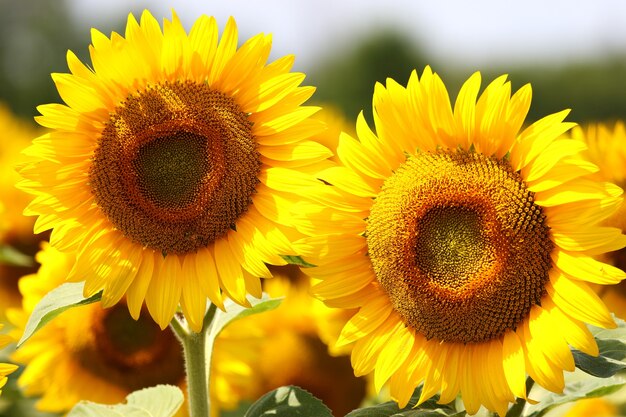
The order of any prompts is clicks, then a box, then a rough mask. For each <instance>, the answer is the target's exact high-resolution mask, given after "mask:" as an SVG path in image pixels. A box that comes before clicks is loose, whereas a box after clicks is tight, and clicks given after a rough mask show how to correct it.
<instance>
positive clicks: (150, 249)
mask: <svg viewBox="0 0 626 417" xmlns="http://www.w3.org/2000/svg"><path fill="white" fill-rule="evenodd" d="M270 47H271V37H270V36H266V35H264V34H259V35H257V36H254V37H252V38H251V39H249V40H247V41H246V42H244V43H243V45H241V47H239V48H237V27H236V25H235V22H234V20H233V19H232V18H231V19H229V20H228V22H227V24H226V27H225V29H224V32H223V34H222V36H221V39H220V40H219V42H218V29H217V25H216V22H215V19H214V18H211V17H207V16H202V17H200V18H199V19H198V20H197V21H196V22H195V24H194V25H193V27H192V28H191V30H190V32H189V34H187V33H186V32H185V30H184V29H183V26H182V24H181V22H180V21H179V19H178V17H177V16H176V15H175V14H174V15H173V17H172V20H171V21H169V20H165V21H164V24H163V30H161V28H160V27H159V24H158V22H157V21H156V20H155V18H154V17H153V16H152V15H151V14H150V13H149V12H147V11H146V12H144V13H143V14H142V16H141V21H140V22H137V21H136V20H135V18H134V17H133V16H132V15H130V16H129V18H128V23H127V26H126V32H125V37H123V36H121V35H119V34H117V33H112V35H111V36H110V37H107V36H105V35H103V34H102V33H100V32H98V31H96V30H93V31H92V45H90V48H89V51H90V55H91V67H89V66H86V65H84V64H83V63H81V62H80V61H79V60H78V59H77V57H76V56H75V55H74V54H73V53H72V52H69V53H68V57H67V60H68V65H69V69H70V73H68V74H53V79H54V81H55V83H56V86H57V89H58V91H59V94H60V96H61V98H62V99H63V100H64V101H65V103H66V104H65V105H62V104H48V105H43V106H40V107H39V108H38V110H39V111H40V112H41V114H42V115H41V116H39V117H38V118H37V121H38V122H39V123H40V124H41V125H43V126H45V127H48V128H50V129H51V132H50V133H48V134H46V135H44V136H41V137H39V138H37V139H35V141H34V143H33V145H32V147H30V148H29V149H28V150H27V153H28V154H29V155H30V156H31V160H30V161H29V162H28V164H26V165H25V166H23V167H22V168H21V174H22V176H23V177H24V178H25V179H24V180H23V181H22V182H21V184H20V186H21V188H23V189H24V190H26V191H28V192H29V193H32V194H34V196H35V197H34V199H33V201H32V202H31V203H30V205H29V206H28V208H27V210H26V213H27V214H29V215H37V216H39V217H38V219H37V222H36V226H35V230H36V231H37V232H39V231H42V230H47V229H52V230H53V231H52V235H51V244H52V245H53V246H55V247H57V248H59V249H60V250H64V251H65V250H71V251H75V252H76V253H77V257H76V264H75V266H74V268H73V269H72V271H71V272H70V274H69V277H68V280H69V281H82V280H85V282H86V283H85V296H90V295H92V294H95V293H97V292H99V291H100V290H102V291H103V294H102V303H103V305H104V306H105V307H110V306H113V305H115V304H116V303H117V302H118V301H119V300H120V299H121V298H122V297H123V296H124V295H126V302H127V304H128V308H129V310H130V313H131V315H132V317H134V318H139V316H140V312H141V306H142V303H143V302H144V300H145V303H146V305H147V308H148V311H149V312H150V314H151V316H152V317H153V318H154V320H155V321H156V322H157V323H158V324H159V325H160V326H161V328H165V326H167V324H168V323H169V321H170V320H171V318H172V317H173V315H174V312H175V311H176V309H177V307H178V304H179V302H180V304H181V306H182V310H183V312H184V314H185V317H186V318H187V320H188V321H189V322H190V325H191V326H192V328H193V329H194V330H196V331H198V330H199V329H200V328H201V326H202V319H203V317H204V313H205V308H206V302H207V299H208V300H210V302H212V303H214V304H215V305H217V306H220V307H221V306H222V305H223V299H224V297H225V296H226V297H229V298H231V299H232V300H234V301H235V302H237V303H239V304H241V305H244V306H247V305H249V302H248V300H247V298H246V295H247V294H252V295H253V296H255V297H259V296H260V295H261V285H260V280H259V277H265V278H268V277H270V276H271V274H270V272H269V270H268V269H267V266H266V264H274V265H284V264H285V261H284V260H283V259H282V258H281V257H280V256H279V255H284V254H290V253H291V248H290V246H289V240H290V239H291V238H289V239H288V236H289V234H290V233H291V232H290V230H291V229H288V228H286V227H287V226H289V225H290V223H291V216H290V215H289V207H290V204H291V201H292V200H295V199H296V198H297V195H296V194H295V193H290V192H287V191H281V190H288V191H296V190H294V187H293V186H290V184H291V178H292V177H293V175H291V168H298V169H300V168H308V167H310V166H312V165H313V164H315V163H317V162H318V161H323V160H324V159H325V158H327V157H328V156H330V155H331V152H330V151H329V150H328V149H327V148H326V147H324V146H322V145H321V144H320V143H318V142H316V141H311V140H308V139H307V138H308V137H309V136H311V135H314V134H317V133H319V132H320V131H321V130H323V128H324V125H323V123H321V122H320V121H317V120H313V119H311V118H310V116H311V115H312V114H314V113H315V112H316V111H317V110H318V109H317V108H316V107H310V106H301V105H302V103H303V102H304V101H306V100H307V99H308V98H309V97H310V96H311V95H312V94H313V91H314V88H312V87H299V85H300V84H301V83H302V81H303V79H304V74H301V73H291V72H290V69H291V67H292V65H293V57H292V56H286V57H283V58H280V59H277V60H276V61H274V62H271V63H269V64H266V61H267V59H268V55H269V53H270Z"/></svg>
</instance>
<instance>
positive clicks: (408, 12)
mask: <svg viewBox="0 0 626 417" xmlns="http://www.w3.org/2000/svg"><path fill="white" fill-rule="evenodd" d="M70 3H71V5H72V10H73V13H74V15H75V17H76V18H77V19H79V20H80V22H81V23H83V24H85V25H86V27H89V26H96V27H98V22H103V21H105V19H119V20H120V21H124V20H125V16H126V14H127V13H128V12H129V11H130V10H141V9H142V8H148V9H150V10H151V12H152V13H153V14H154V15H155V16H157V18H159V20H161V19H162V18H164V17H170V16H171V10H172V9H175V10H176V13H177V14H178V15H179V17H180V18H181V20H182V21H183V24H184V25H185V27H187V28H189V27H190V26H191V25H192V24H193V21H194V20H195V19H196V18H197V17H198V16H199V15H201V14H208V15H213V16H215V17H216V18H217V20H218V23H219V24H220V27H223V26H224V24H225V22H226V20H227V18H228V16H231V15H232V16H234V17H235V19H236V21H237V24H238V27H239V30H240V32H241V35H240V36H241V39H244V37H249V36H251V35H254V34H256V33H259V32H265V33H272V34H273V42H274V43H273V49H272V50H273V55H275V56H276V57H278V56H282V55H285V54H291V53H293V54H295V55H296V69H298V70H302V69H306V68H308V67H311V66H314V65H315V63H316V61H317V60H318V59H320V57H324V56H328V55H330V54H332V53H333V52H337V51H341V50H342V48H349V47H350V45H351V44H353V43H354V42H356V41H358V38H359V37H364V36H367V34H368V33H371V32H372V31H374V30H376V29H377V28H394V29H395V30H398V31H399V32H401V33H406V35H407V36H408V37H409V38H410V39H411V40H413V41H414V42H415V44H416V45H417V46H419V47H421V48H423V49H424V50H425V51H426V53H427V54H428V56H431V57H433V58H434V59H436V60H437V61H438V62H446V63H450V64H453V65H457V66H467V67H476V66H480V65H500V66H506V65H532V63H533V62H539V61H541V62H554V63H555V64H558V63H560V62H568V61H569V62H571V61H577V60H585V59H593V58H596V57H601V56H603V55H606V54H611V53H622V54H626V1H624V0H595V1H577V0H569V1H566V0H525V1H516V2H514V1H506V0H472V1H452V0H441V1H423V0H387V1H369V0H219V1H218V0H143V1H141V0H106V1H102V0H70Z"/></svg>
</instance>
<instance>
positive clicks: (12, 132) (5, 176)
mask: <svg viewBox="0 0 626 417" xmlns="http://www.w3.org/2000/svg"><path fill="white" fill-rule="evenodd" d="M0 126H2V130H3V137H4V139H3V140H2V141H0V246H4V245H6V246H9V247H11V248H13V249H16V250H17V251H19V252H21V253H23V254H25V255H30V256H34V255H35V253H36V252H37V250H38V249H39V242H40V241H41V240H43V239H45V238H46V237H45V236H41V235H33V223H34V221H33V219H32V218H29V217H25V216H24V215H22V211H24V208H25V207H26V206H27V205H28V202H29V197H28V196H27V195H26V194H24V193H23V192H21V191H19V190H18V189H17V188H16V187H15V184H16V183H17V182H18V180H19V178H20V177H19V175H18V174H17V172H16V171H15V164H17V163H19V162H21V161H22V160H23V156H22V155H20V152H21V151H22V150H23V149H24V148H26V147H28V145H29V144H30V141H31V139H32V138H33V137H34V136H35V135H36V134H37V132H38V130H37V129H36V128H35V127H34V126H31V125H30V124H28V123H27V122H26V121H24V120H20V119H19V118H18V117H17V116H15V115H14V114H13V113H12V112H11V111H10V109H9V108H8V107H6V106H5V105H2V104H0ZM36 270H37V268H36V266H20V265H8V264H3V263H1V262H0V306H2V309H0V318H2V319H4V310H5V309H6V308H10V307H17V306H18V305H19V303H20V293H19V290H18V288H17V281H18V279H19V277H21V276H22V275H25V274H28V273H32V272H35V271H36Z"/></svg>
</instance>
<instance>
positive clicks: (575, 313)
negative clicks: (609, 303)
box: [546, 270, 616, 329]
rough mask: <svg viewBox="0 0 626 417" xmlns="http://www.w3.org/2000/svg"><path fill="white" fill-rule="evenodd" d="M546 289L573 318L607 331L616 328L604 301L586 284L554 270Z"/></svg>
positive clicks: (557, 303)
mask: <svg viewBox="0 0 626 417" xmlns="http://www.w3.org/2000/svg"><path fill="white" fill-rule="evenodd" d="M546 289H547V290H548V294H549V295H550V297H551V298H552V301H554V304H556V305H557V306H558V307H559V308H560V309H561V310H563V312H565V313H566V314H568V315H570V316H572V317H573V318H575V319H578V320H581V321H583V322H586V323H589V324H592V325H594V326H598V327H603V328H607V329H611V328H614V327H615V326H616V324H615V322H614V321H613V318H612V317H611V313H610V312H609V310H608V309H607V308H606V306H605V305H604V303H603V302H602V300H600V298H599V297H598V296H597V295H596V294H595V292H593V291H592V290H591V289H590V288H589V287H588V286H587V285H586V284H585V283H584V282H580V281H576V280H571V279H569V278H567V277H566V276H565V275H563V274H562V273H560V271H554V270H553V271H552V272H551V273H550V283H549V284H548V285H546Z"/></svg>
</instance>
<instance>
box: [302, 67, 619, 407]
mask: <svg viewBox="0 0 626 417" xmlns="http://www.w3.org/2000/svg"><path fill="white" fill-rule="evenodd" d="M480 89H481V76H480V74H479V73H475V74H474V75H472V76H471V77H470V78H469V79H468V80H467V81H466V82H465V83H464V84H463V86H462V88H461V89H460V92H459V94H458V97H457V99H456V102H455V103H454V106H452V105H451V102H450V99H449V96H448V92H447V90H446V88H445V86H444V84H443V82H442V80H441V79H440V78H439V76H438V75H437V74H434V73H433V72H432V71H431V69H430V68H428V67H427V68H426V69H425V70H424V72H423V74H422V76H421V78H419V77H418V75H417V73H416V72H415V71H414V72H413V73H412V74H411V76H410V78H409V81H408V84H407V86H406V87H404V86H402V85H400V84H398V83H397V82H395V81H394V80H392V79H388V80H387V82H386V85H382V84H377V85H376V87H375V90H374V98H373V110H374V111H373V114H374V124H375V128H376V129H375V132H374V131H372V130H371V129H370V127H369V126H368V124H367V122H366V121H365V120H364V117H363V115H362V114H361V115H360V116H359V117H358V119H357V122H356V133H357V136H358V140H356V139H354V138H352V137H351V136H350V135H347V134H343V135H342V136H341V137H340V140H339V146H338V149H337V155H338V158H339V160H340V161H341V165H340V166H336V167H332V168H329V169H326V170H325V171H323V172H321V173H320V175H319V178H320V179H321V180H322V182H323V183H324V185H320V187H319V188H320V190H319V191H318V192H317V193H312V192H311V193H308V195H309V196H310V197H311V200H312V202H309V203H306V204H309V205H312V206H315V205H317V206H318V209H317V210H312V209H311V210H308V211H306V212H305V213H303V214H302V216H303V217H306V218H308V219H309V221H310V223H309V224H308V229H307V232H308V233H309V234H310V235H311V237H310V238H306V239H302V240H301V241H299V242H297V244H295V247H296V248H297V249H298V252H299V253H300V254H302V255H303V257H304V258H305V260H306V261H307V262H310V263H312V264H315V265H317V267H316V268H309V269H306V272H307V273H309V274H310V275H311V276H312V277H313V278H315V282H316V284H315V285H314V286H313V292H314V293H315V294H316V295H317V296H318V297H320V298H321V299H323V300H324V301H325V302H326V303H327V304H328V305H330V306H335V307H341V308H358V309H359V310H358V312H357V313H356V314H354V315H353V317H352V318H351V319H350V320H349V321H348V322H347V324H346V325H345V327H344V328H343V331H342V333H341V335H340V337H339V340H338V344H339V345H344V344H348V343H354V347H353V349H352V356H351V357H352V365H353V366H354V370H355V373H356V374H357V375H365V374H368V373H370V372H373V373H374V384H375V388H376V389H377V390H380V389H381V388H382V387H383V385H385V384H388V388H389V391H390V394H391V395H392V397H393V398H394V399H396V400H397V401H398V402H399V404H400V406H405V405H406V404H407V403H408V401H409V399H410V397H411V395H412V394H413V392H414V390H415V388H416V387H417V386H418V385H420V384H422V383H423V387H422V391H421V396H420V399H419V402H420V403H421V402H423V401H425V400H426V399H428V398H430V397H431V396H433V395H434V394H436V393H440V399H439V402H440V403H448V402H450V401H452V400H454V399H455V398H456V397H457V395H458V394H459V392H460V393H461V396H462V399H463V402H464V405H465V407H466V410H467V411H468V412H469V413H470V414H474V413H476V412H477V411H478V410H479V408H480V406H481V405H484V406H485V407H486V408H488V409H489V410H492V411H495V412H497V413H498V414H500V415H502V416H503V415H505V414H506V411H507V408H508V405H509V403H511V402H514V401H515V398H516V397H521V398H526V397H527V392H526V387H525V383H526V378H527V376H530V377H531V378H532V379H533V380H534V381H535V382H536V383H538V384H540V385H541V386H543V387H545V388H547V389H548V390H551V391H553V392H561V391H562V390H563V388H564V376H563V371H564V370H567V371H573V370H574V368H575V364H574V359H573V357H572V353H571V351H570V346H572V347H574V348H576V349H579V350H581V351H583V352H585V353H588V354H590V355H597V354H598V347H597V345H596V342H595V340H594V338H593V336H592V335H591V333H590V332H589V330H588V329H587V327H586V325H585V323H590V324H593V325H595V326H599V327H604V328H611V327H614V326H615V323H614V321H613V319H612V317H611V315H610V313H609V311H608V310H607V308H606V306H605V305H604V304H603V303H602V301H601V300H600V299H599V298H598V296H597V295H596V294H595V293H594V291H592V290H591V289H590V287H589V285H588V283H596V284H603V285H604V284H615V283H618V282H620V281H621V280H622V279H623V278H624V276H625V275H624V272H623V271H621V270H619V269H617V268H615V267H612V266H610V265H608V264H605V263H602V262H600V261H597V260H595V259H594V256H596V255H600V254H602V253H605V252H611V251H615V250H618V249H621V248H622V247H624V246H625V245H626V237H624V236H623V235H622V234H621V231H620V230H619V229H617V228H612V227H601V226H599V225H598V224H599V223H600V222H602V221H603V220H604V219H606V218H608V217H610V216H611V215H612V214H613V213H615V211H616V210H617V209H618V208H619V207H620V204H621V202H622V199H621V197H620V195H621V193H622V190H621V189H620V188H619V187H617V186H615V185H613V184H610V183H605V182H596V181H594V180H593V179H592V178H591V175H592V174H594V173H595V172H597V170H598V168H597V166H595V165H594V164H592V163H591V162H588V161H587V160H586V159H584V158H583V157H582V156H581V154H580V152H581V151H583V150H584V149H585V146H584V144H583V143H582V142H581V141H577V140H572V139H562V138H561V135H562V134H563V133H564V132H566V131H568V130H569V129H570V128H571V127H572V126H573V123H566V122H564V121H563V120H564V119H565V117H566V115H567V113H568V112H567V111H562V112H560V113H556V114H553V115H550V116H547V117H544V118H542V119H540V120H538V121H537V122H535V123H533V124H532V125H530V126H528V127H526V128H525V129H522V125H523V124H524V120H525V118H526V115H527V112H528V110H529V107H530V102H531V88H530V86H529V85H525V86H523V87H522V88H521V89H519V90H518V91H517V92H515V93H514V94H512V91H511V84H510V82H507V81H506V77H505V76H501V77H499V78H497V79H496V80H494V81H493V82H491V83H490V84H489V85H488V86H487V87H486V88H485V89H484V91H482V93H481V94H479V92H480ZM320 184H321V183H320ZM327 184H331V185H332V187H331V186H328V185H327ZM311 186H312V185H311ZM337 221H340V222H341V224H342V226H341V228H338V227H336V224H337V223H336V222H337ZM333 225H335V226H334V227H333Z"/></svg>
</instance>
